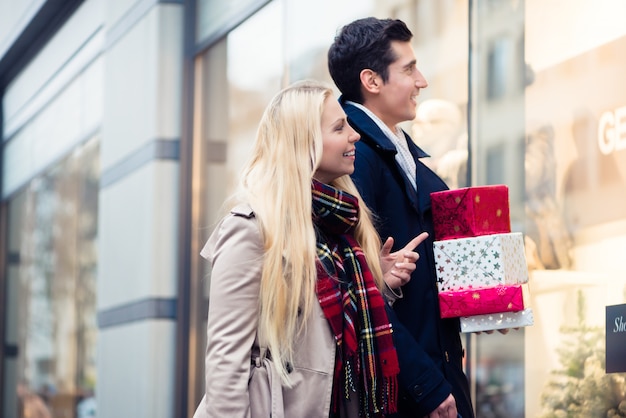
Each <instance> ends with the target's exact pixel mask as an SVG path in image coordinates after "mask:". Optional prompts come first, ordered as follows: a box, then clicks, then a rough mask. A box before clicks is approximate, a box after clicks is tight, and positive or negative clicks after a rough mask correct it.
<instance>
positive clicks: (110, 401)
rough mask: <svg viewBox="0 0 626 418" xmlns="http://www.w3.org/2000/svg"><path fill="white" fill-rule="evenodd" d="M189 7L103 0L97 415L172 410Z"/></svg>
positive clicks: (149, 414)
mask: <svg viewBox="0 0 626 418" xmlns="http://www.w3.org/2000/svg"><path fill="white" fill-rule="evenodd" d="M182 19H183V9H182V5H181V4H178V3H177V2H157V1H109V2H107V3H106V7H105V22H106V23H105V24H106V28H107V29H106V33H107V41H106V51H105V53H104V59H105V70H104V85H105V87H106V88H105V93H104V112H103V126H104V129H103V133H102V142H101V154H100V162H101V168H102V176H101V183H100V197H99V208H100V212H99V228H98V229H99V270H98V323H99V338H98V353H99V354H98V390H97V392H96V393H97V395H96V398H97V404H98V409H99V410H98V414H99V416H104V417H116V416H133V417H164V418H165V417H170V416H172V411H173V408H174V405H173V396H172V393H173V392H174V380H175V379H174V364H175V347H176V344H175V332H176V322H175V312H176V309H175V308H176V292H177V288H176V283H177V281H176V254H177V253H176V246H177V227H176V225H177V205H178V196H177V193H178V170H179V167H178V149H179V148H178V144H179V138H180V106H181V102H182V99H181V97H180V94H181V85H182V83H181V68H182V47H183V44H182V22H183V20H182Z"/></svg>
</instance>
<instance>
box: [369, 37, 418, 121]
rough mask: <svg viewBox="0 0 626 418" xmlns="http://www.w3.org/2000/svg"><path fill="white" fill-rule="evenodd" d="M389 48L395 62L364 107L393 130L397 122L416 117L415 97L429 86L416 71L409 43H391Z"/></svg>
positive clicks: (413, 54) (415, 62) (415, 63)
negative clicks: (374, 95)
mask: <svg viewBox="0 0 626 418" xmlns="http://www.w3.org/2000/svg"><path fill="white" fill-rule="evenodd" d="M391 49H392V50H393V52H394V55H395V56H396V60H395V61H394V62H392V63H391V64H390V65H389V77H388V79H387V82H386V83H383V84H382V86H381V87H380V90H379V93H378V95H377V96H376V97H375V98H373V100H372V101H371V103H366V104H365V105H366V106H367V107H369V108H370V110H372V111H373V112H374V113H375V114H376V115H377V116H378V117H379V118H380V119H381V120H382V121H383V122H384V123H385V124H386V125H387V126H389V127H390V128H391V129H392V130H393V129H394V127H395V125H397V124H398V123H400V122H404V121H407V120H412V119H414V118H415V111H416V107H417V96H418V95H419V93H420V89H423V88H426V87H428V82H427V81H426V79H425V78H424V76H423V75H422V73H421V72H420V71H419V70H418V69H417V60H416V59H415V53H414V52H413V47H412V46H411V43H410V42H400V41H392V42H391ZM379 77H380V76H379ZM380 81H381V83H382V78H381V80H380ZM370 105H371V106H370Z"/></svg>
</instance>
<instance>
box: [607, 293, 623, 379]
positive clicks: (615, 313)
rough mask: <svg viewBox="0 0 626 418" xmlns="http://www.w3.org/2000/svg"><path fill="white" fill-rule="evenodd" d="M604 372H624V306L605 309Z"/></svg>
mask: <svg viewBox="0 0 626 418" xmlns="http://www.w3.org/2000/svg"><path fill="white" fill-rule="evenodd" d="M606 372H607V373H623V372H626V304H625V305H613V306H607V307H606Z"/></svg>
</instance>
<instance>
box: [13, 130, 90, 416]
mask: <svg viewBox="0 0 626 418" xmlns="http://www.w3.org/2000/svg"><path fill="white" fill-rule="evenodd" d="M98 190H99V167H98V142H97V140H95V139H93V140H91V141H89V142H88V143H86V144H84V145H83V146H81V147H79V148H77V149H76V150H75V151H74V152H73V153H72V154H71V155H70V156H69V157H67V158H65V159H64V160H63V161H61V162H60V163H59V164H57V165H56V166H54V167H53V168H51V169H50V170H48V171H46V172H45V173H43V174H41V175H39V176H37V177H36V178H34V179H33V180H32V181H31V182H30V183H29V184H28V185H27V186H26V188H25V189H24V190H22V191H21V192H20V193H19V194H18V196H16V197H15V198H13V199H12V200H11V201H10V203H9V217H10V218H11V219H9V225H10V231H9V235H10V240H9V242H10V244H11V248H10V253H12V254H13V256H12V257H11V259H13V260H15V262H14V263H13V265H12V268H11V271H12V272H14V274H10V275H9V277H8V280H9V281H10V283H8V287H9V292H10V293H11V294H12V296H14V297H15V298H16V300H17V303H16V304H15V305H11V306H10V310H9V311H8V312H7V322H8V323H9V324H11V325H10V326H9V328H10V329H14V330H15V332H14V333H9V335H7V342H8V343H9V344H14V345H15V347H17V350H16V351H17V356H16V357H15V358H9V359H7V360H6V361H7V363H12V364H8V366H10V367H8V368H9V369H13V370H15V374H14V375H13V374H7V376H6V378H5V387H9V388H14V390H13V393H14V394H15V397H14V398H13V399H14V401H15V402H14V403H13V404H9V403H8V402H7V405H6V406H5V408H6V410H5V415H4V416H6V417H7V418H8V417H18V418H21V417H24V418H25V417H28V416H44V417H45V416H50V417H54V418H56V417H76V416H78V411H79V410H81V411H82V410H84V409H85V403H86V402H89V399H91V398H93V396H94V393H95V388H96V363H95V362H96V352H95V348H96V334H97V333H96V331H97V325H96V300H95V295H96V294H95V290H96V266H97V251H96V238H97V224H98V222H97V216H98V207H97V206H98ZM44 410H47V411H48V414H49V415H45V413H44V412H42V411H44ZM33 411H39V412H38V413H39V414H40V415H29V414H33V413H35V412H33ZM41 414H44V415H41Z"/></svg>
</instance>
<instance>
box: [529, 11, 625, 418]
mask: <svg viewBox="0 0 626 418" xmlns="http://www.w3.org/2000/svg"><path fill="white" fill-rule="evenodd" d="M525 4H526V29H525V30H526V43H525V44H526V57H527V60H528V67H529V68H531V69H532V73H533V76H532V84H530V85H529V86H528V88H527V90H526V108H525V109H526V119H527V121H526V131H527V151H526V167H527V170H526V180H527V187H526V189H527V193H528V196H527V202H526V212H527V213H528V215H529V216H528V218H527V226H528V238H529V242H531V243H532V246H529V248H528V250H529V251H528V253H529V254H530V255H531V256H530V257H529V260H532V261H533V262H532V263H531V265H530V267H531V276H530V279H531V283H530V285H531V288H532V294H531V297H532V304H533V308H534V312H535V325H534V326H533V327H529V328H528V329H527V340H526V346H525V350H526V356H527V359H533V360H532V361H527V363H526V378H527V381H528V384H527V385H526V409H527V412H528V416H541V417H557V416H565V415H567V416H576V417H578V416H580V417H583V416H584V417H607V416H616V417H620V416H626V384H625V382H626V379H625V378H626V374H623V373H622V374H619V373H618V374H608V375H607V374H606V373H605V359H604V355H605V330H606V314H605V307H606V306H608V305H618V304H623V303H626V266H625V265H624V262H623V250H624V248H626V194H625V193H624V190H626V147H624V146H617V144H619V143H625V138H626V135H624V132H626V131H625V130H624V128H623V126H624V122H623V120H624V118H623V116H620V115H623V113H622V111H621V110H620V109H622V108H624V107H625V106H626V96H625V95H624V92H625V91H626V80H625V79H624V76H623V74H624V70H625V65H624V61H623V59H621V57H622V56H623V51H624V48H625V47H626V28H625V27H624V25H623V19H622V18H621V16H623V14H624V13H626V3H624V2H620V1H606V2H579V3H571V4H570V7H567V8H562V7H561V6H562V4H561V2H558V1H553V0H551V1H539V0H532V1H530V0H527V1H526V2H525ZM556 22H558V26H557V25H556ZM582 22H584V28H585V29H584V30H583V31H581V30H580V28H581V23H582ZM555 27H558V30H555ZM584 86H592V88H585V94H581V91H580V89H581V87H584Z"/></svg>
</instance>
